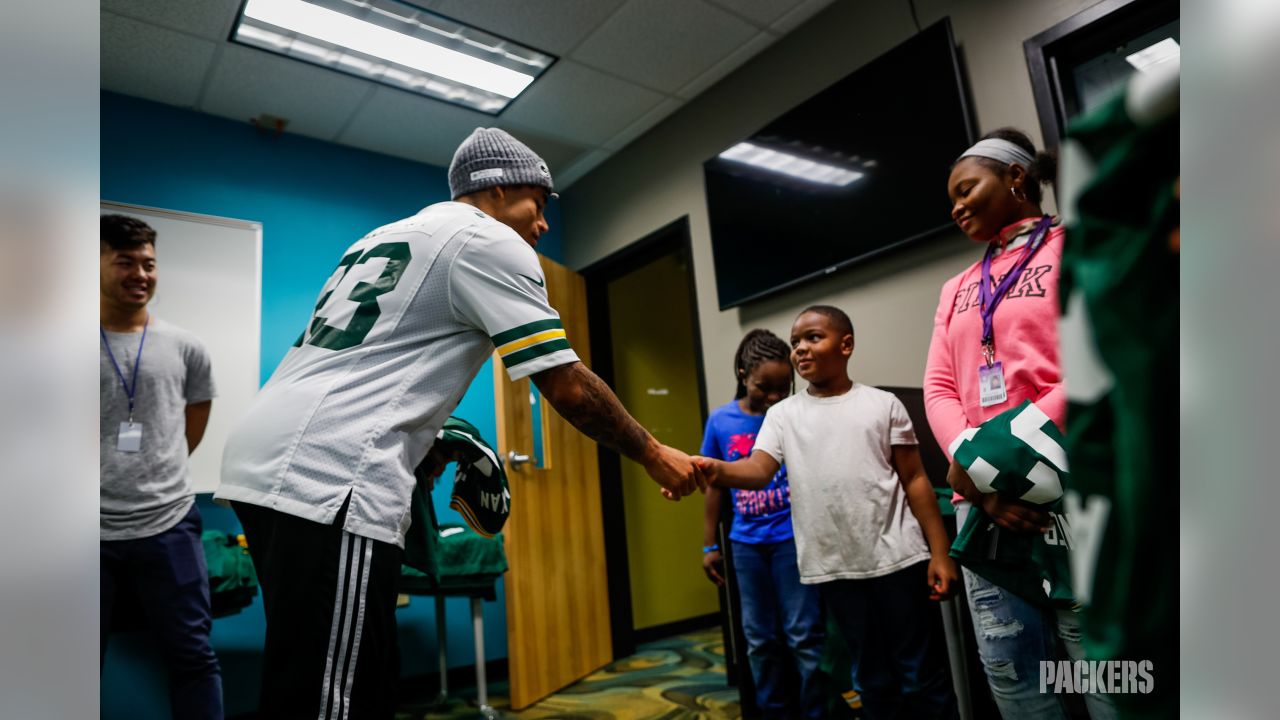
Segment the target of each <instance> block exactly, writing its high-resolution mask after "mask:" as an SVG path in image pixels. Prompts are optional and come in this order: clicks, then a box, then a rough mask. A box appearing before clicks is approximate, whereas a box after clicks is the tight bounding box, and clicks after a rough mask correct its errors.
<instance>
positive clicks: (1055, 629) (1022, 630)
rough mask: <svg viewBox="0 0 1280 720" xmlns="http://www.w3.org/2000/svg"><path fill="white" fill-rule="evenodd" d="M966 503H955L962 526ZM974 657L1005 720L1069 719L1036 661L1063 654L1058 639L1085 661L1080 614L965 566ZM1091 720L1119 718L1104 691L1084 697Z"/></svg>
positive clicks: (1072, 656)
mask: <svg viewBox="0 0 1280 720" xmlns="http://www.w3.org/2000/svg"><path fill="white" fill-rule="evenodd" d="M970 507H971V506H970V505H969V504H968V503H960V504H958V505H957V506H956V522H957V523H960V526H961V527H963V524H964V521H965V519H966V518H967V517H968V513H969V509H970ZM963 572H964V588H965V593H966V594H967V595H968V597H969V614H970V616H971V617H972V618H973V630H974V635H975V636H976V637H977V641H978V656H979V657H980V658H981V659H982V667H983V670H984V671H985V672H986V675H987V684H988V685H989V686H990V687H991V695H992V697H993V698H995V701H996V707H998V708H999V709H1000V715H1001V716H1002V717H1003V718H1004V720H1023V719H1024V718H1025V719H1027V720H1041V719H1044V720H1067V719H1068V718H1069V717H1070V714H1069V713H1068V712H1067V708H1066V706H1065V705H1064V704H1063V702H1062V698H1061V697H1060V696H1058V695H1055V694H1053V693H1052V692H1046V693H1041V692H1040V662H1041V661H1044V660H1056V659H1059V658H1061V657H1062V652H1060V651H1059V649H1058V644H1059V641H1061V645H1062V648H1063V650H1065V651H1066V656H1067V658H1068V659H1071V660H1083V659H1084V646H1083V645H1082V644H1081V641H1080V616H1079V615H1078V614H1076V613H1075V612H1072V611H1071V610H1069V609H1060V610H1051V609H1048V608H1044V607H1042V606H1040V605H1036V604H1034V603H1031V602H1029V601H1027V600H1024V599H1022V598H1021V597H1019V596H1017V595H1015V594H1013V593H1011V592H1009V591H1007V590H1005V589H1004V588H1002V587H1000V586H999V585H996V584H994V583H992V582H990V581H989V580H987V579H985V578H983V577H982V576H980V575H976V574H974V573H972V572H970V571H969V570H968V569H964V571H963ZM1084 701H1085V705H1086V706H1087V707H1088V709H1089V717H1090V718H1092V720H1112V718H1115V717H1117V714H1116V708H1115V704H1114V702H1113V701H1112V700H1111V698H1110V697H1108V696H1106V695H1102V694H1089V695H1085V696H1084Z"/></svg>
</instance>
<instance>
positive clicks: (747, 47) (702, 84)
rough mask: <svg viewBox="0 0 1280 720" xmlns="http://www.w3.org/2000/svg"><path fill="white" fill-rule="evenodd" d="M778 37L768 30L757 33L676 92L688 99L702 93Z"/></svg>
mask: <svg viewBox="0 0 1280 720" xmlns="http://www.w3.org/2000/svg"><path fill="white" fill-rule="evenodd" d="M776 39H777V37H776V36H774V35H771V34H769V33H767V32H762V33H760V34H759V35H756V36H755V37H753V38H751V39H750V40H748V41H747V42H746V43H744V44H743V45H742V47H740V48H738V49H737V50H734V51H733V52H732V53H730V54H729V55H727V56H726V57H725V58H724V59H723V60H721V61H720V62H718V63H716V64H715V65H712V66H711V69H710V70H707V71H706V72H704V73H702V74H701V75H699V76H698V77H696V78H694V79H693V81H692V82H690V83H689V84H688V85H685V86H684V87H682V88H680V90H679V91H678V92H676V95H678V96H680V97H682V98H684V99H686V100H688V99H691V98H694V97H697V96H698V95H701V94H702V92H703V91H704V90H706V89H707V88H709V87H711V86H712V85H715V84H716V83H717V82H719V81H720V80H721V79H723V78H724V77H725V76H726V75H728V74H729V73H731V72H733V71H734V70H737V69H738V68H739V67H741V66H742V65H743V64H744V63H746V62H747V61H748V60H750V59H751V58H753V57H755V56H756V55H757V54H759V53H760V51H761V50H764V49H765V48H767V47H769V46H770V45H772V44H773V42H774V41H775V40H776Z"/></svg>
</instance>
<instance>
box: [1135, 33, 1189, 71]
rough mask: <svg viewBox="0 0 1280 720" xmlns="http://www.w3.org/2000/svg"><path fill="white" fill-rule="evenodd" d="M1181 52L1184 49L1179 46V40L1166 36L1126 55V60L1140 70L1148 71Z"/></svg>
mask: <svg viewBox="0 0 1280 720" xmlns="http://www.w3.org/2000/svg"><path fill="white" fill-rule="evenodd" d="M1181 54H1182V49H1181V48H1179V47H1178V42H1177V41H1176V40H1174V39H1173V38H1165V39H1163V40H1161V41H1160V42H1158V43H1156V44H1155V45H1151V46H1150V47H1147V48H1144V49H1142V50H1139V51H1138V52H1136V53H1134V54H1132V55H1130V56H1128V57H1126V58H1125V60H1127V61H1128V62H1129V64H1130V65H1132V66H1134V67H1135V68H1137V69H1138V72H1146V71H1147V70H1149V69H1151V68H1153V67H1155V66H1156V65H1159V64H1160V63H1162V62H1167V61H1169V60H1172V59H1174V58H1176V57H1178V56H1180V55H1181Z"/></svg>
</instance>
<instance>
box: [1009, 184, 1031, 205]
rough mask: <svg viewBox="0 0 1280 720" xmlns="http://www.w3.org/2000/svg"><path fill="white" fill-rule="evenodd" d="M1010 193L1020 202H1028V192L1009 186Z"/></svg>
mask: <svg viewBox="0 0 1280 720" xmlns="http://www.w3.org/2000/svg"><path fill="white" fill-rule="evenodd" d="M1009 194H1011V195H1013V199H1014V200H1017V201H1018V202H1026V201H1027V194H1026V193H1025V192H1023V191H1021V190H1019V189H1018V188H1016V187H1011V188H1009Z"/></svg>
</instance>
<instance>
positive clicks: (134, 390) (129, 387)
mask: <svg viewBox="0 0 1280 720" xmlns="http://www.w3.org/2000/svg"><path fill="white" fill-rule="evenodd" d="M150 325H151V316H150V315H147V321H146V322H145V323H143V325H142V339H141V340H139V341H138V355H137V357H135V358H134V359H133V380H132V381H130V382H125V380H124V373H122V372H120V363H118V362H116V356H115V353H113V352H111V343H109V342H107V331H106V330H103V329H102V326H101V325H99V326H98V332H99V333H101V334H102V347H104V348H106V349H107V357H109V358H111V365H112V367H114V368H115V369H116V377H118V378H120V385H121V387H123V388H124V394H125V395H127V396H129V424H130V425H132V424H133V398H134V396H136V395H137V394H138V366H139V365H141V364H142V346H143V345H144V344H145V343H146V342H147V327H148V326H150Z"/></svg>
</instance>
